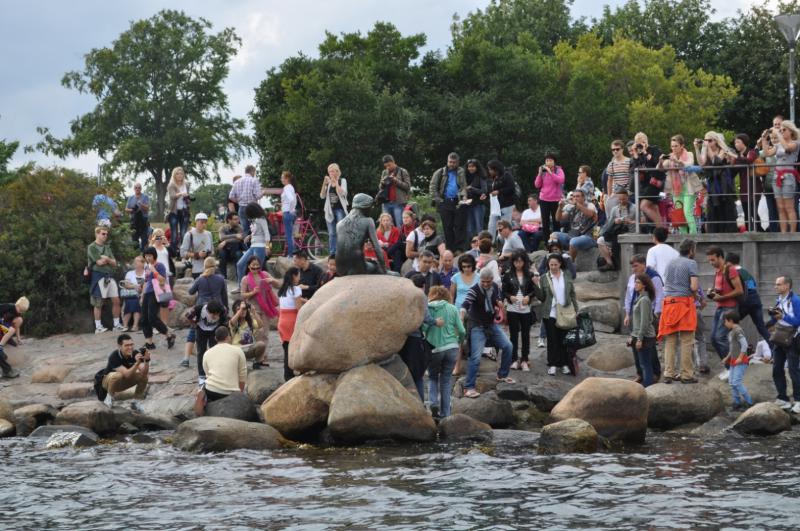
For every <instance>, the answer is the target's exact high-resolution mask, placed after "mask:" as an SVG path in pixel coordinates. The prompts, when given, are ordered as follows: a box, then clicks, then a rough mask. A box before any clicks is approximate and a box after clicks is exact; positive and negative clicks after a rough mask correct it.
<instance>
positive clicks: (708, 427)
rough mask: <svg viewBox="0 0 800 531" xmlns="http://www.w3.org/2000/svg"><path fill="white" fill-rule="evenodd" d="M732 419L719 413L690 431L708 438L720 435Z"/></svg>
mask: <svg viewBox="0 0 800 531" xmlns="http://www.w3.org/2000/svg"><path fill="white" fill-rule="evenodd" d="M731 421H732V419H730V418H728V417H727V416H723V415H719V416H716V417H714V418H713V419H711V420H709V421H708V422H706V423H705V424H702V425H700V426H697V427H696V428H694V429H693V430H692V431H691V432H690V433H691V434H692V435H696V436H698V437H703V438H710V437H719V436H722V435H723V434H724V433H725V432H726V431H727V430H728V429H729V428H730V427H731Z"/></svg>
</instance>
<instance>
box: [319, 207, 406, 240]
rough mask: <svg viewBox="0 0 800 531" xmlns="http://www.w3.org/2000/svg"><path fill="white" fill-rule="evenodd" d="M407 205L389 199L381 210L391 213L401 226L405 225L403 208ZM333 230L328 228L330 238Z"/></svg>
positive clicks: (397, 225) (395, 222)
mask: <svg viewBox="0 0 800 531" xmlns="http://www.w3.org/2000/svg"><path fill="white" fill-rule="evenodd" d="M405 207H406V204H405V203H398V202H396V201H389V202H387V203H384V204H383V206H381V210H382V211H383V212H384V213H385V214H391V216H392V220H393V221H394V226H395V227H397V228H400V227H401V226H402V225H403V209H404V208H405ZM330 235H331V231H330V229H328V237H329V238H330Z"/></svg>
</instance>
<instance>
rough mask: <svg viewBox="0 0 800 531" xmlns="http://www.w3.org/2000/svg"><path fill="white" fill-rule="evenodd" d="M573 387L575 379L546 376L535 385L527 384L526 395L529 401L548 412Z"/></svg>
mask: <svg viewBox="0 0 800 531" xmlns="http://www.w3.org/2000/svg"><path fill="white" fill-rule="evenodd" d="M573 387H575V380H566V379H563V378H548V379H547V380H542V381H541V382H539V383H538V384H536V385H529V386H528V396H529V397H530V400H531V402H533V404H534V405H535V406H536V409H538V410H540V411H545V412H548V411H550V410H552V409H553V408H554V407H556V404H558V403H559V402H560V401H561V399H563V398H564V397H565V396H566V394H567V393H568V392H569V391H570V389H572V388H573Z"/></svg>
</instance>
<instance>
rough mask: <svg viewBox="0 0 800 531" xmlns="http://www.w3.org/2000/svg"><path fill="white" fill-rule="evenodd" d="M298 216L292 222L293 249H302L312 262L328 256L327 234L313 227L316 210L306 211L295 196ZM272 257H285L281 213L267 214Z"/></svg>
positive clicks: (301, 201)
mask: <svg viewBox="0 0 800 531" xmlns="http://www.w3.org/2000/svg"><path fill="white" fill-rule="evenodd" d="M297 204H298V206H299V207H300V208H299V212H300V215H299V216H298V217H297V220H295V222H294V248H295V249H296V250H299V249H302V250H304V251H306V252H307V253H308V256H309V257H311V258H312V259H314V260H318V259H321V258H325V257H327V256H328V232H327V231H324V230H319V231H318V230H317V229H316V228H315V227H314V214H316V213H317V211H316V210H306V208H305V204H304V203H303V199H302V198H301V197H300V194H297ZM267 222H268V224H269V233H270V235H271V237H270V240H271V244H272V255H273V256H286V234H285V233H284V230H283V213H282V212H271V213H269V214H267Z"/></svg>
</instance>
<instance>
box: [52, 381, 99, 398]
mask: <svg viewBox="0 0 800 531" xmlns="http://www.w3.org/2000/svg"><path fill="white" fill-rule="evenodd" d="M93 393H94V384H91V383H87V382H75V383H64V384H61V385H59V386H58V392H57V394H58V398H60V399H62V400H71V399H74V398H87V397H89V396H90V395H92V394H93Z"/></svg>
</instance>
